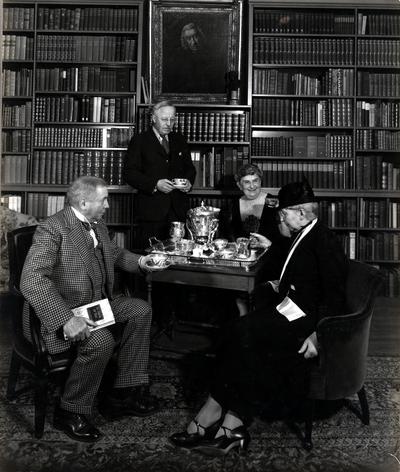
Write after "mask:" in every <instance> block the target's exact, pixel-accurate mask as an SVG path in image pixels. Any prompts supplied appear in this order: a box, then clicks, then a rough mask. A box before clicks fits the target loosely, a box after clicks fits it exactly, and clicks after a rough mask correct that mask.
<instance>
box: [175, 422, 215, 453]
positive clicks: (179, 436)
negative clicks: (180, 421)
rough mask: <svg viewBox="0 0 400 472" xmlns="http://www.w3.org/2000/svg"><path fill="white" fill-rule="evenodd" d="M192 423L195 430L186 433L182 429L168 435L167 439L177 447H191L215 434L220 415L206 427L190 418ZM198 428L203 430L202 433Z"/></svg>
mask: <svg viewBox="0 0 400 472" xmlns="http://www.w3.org/2000/svg"><path fill="white" fill-rule="evenodd" d="M192 421H193V423H194V424H195V425H196V428H197V430H196V432H194V433H188V432H187V431H183V432H182V433H175V434H173V435H172V436H170V438H169V440H170V441H171V442H172V444H174V445H175V446H178V447H185V448H187V449H193V448H195V447H197V446H199V444H201V443H202V442H203V441H206V440H209V439H212V438H213V437H214V436H215V435H216V434H217V431H218V430H219V428H220V427H221V423H222V417H221V418H220V419H219V420H217V421H216V422H215V423H213V424H211V425H210V426H208V427H207V428H205V427H204V426H202V425H201V424H200V423H199V422H198V421H196V420H192ZM200 429H203V430H204V434H201V433H200Z"/></svg>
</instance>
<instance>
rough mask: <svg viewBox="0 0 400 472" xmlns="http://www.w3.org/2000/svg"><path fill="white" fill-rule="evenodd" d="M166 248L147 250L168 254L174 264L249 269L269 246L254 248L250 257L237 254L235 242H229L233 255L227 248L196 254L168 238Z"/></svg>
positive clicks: (164, 243)
mask: <svg viewBox="0 0 400 472" xmlns="http://www.w3.org/2000/svg"><path fill="white" fill-rule="evenodd" d="M162 244H163V246H164V248H163V249H159V248H156V249H154V248H148V249H147V252H149V253H152V254H166V255H168V257H169V260H170V261H171V262H172V264H174V265H193V266H195V265H197V266H204V265H207V266H215V267H235V268H242V269H244V270H246V271H248V270H249V269H250V268H251V267H253V266H255V265H256V264H257V263H258V261H259V260H260V259H261V258H262V257H263V256H264V254H265V253H266V252H267V251H268V248H254V250H252V254H251V256H250V257H249V258H242V257H238V256H237V255H236V252H235V251H234V247H235V244H234V243H229V244H228V247H227V248H228V250H230V249H231V250H232V256H230V257H227V256H226V252H227V251H226V249H225V250H222V251H217V250H211V249H209V252H208V251H206V254H204V255H203V256H194V255H193V254H192V253H191V252H189V251H188V252H184V251H178V250H177V248H176V245H175V243H174V242H173V241H170V240H167V241H163V242H162Z"/></svg>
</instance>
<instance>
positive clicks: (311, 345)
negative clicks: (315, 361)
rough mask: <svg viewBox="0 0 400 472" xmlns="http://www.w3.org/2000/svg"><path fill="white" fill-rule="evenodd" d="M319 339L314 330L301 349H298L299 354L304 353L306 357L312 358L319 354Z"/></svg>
mask: <svg viewBox="0 0 400 472" xmlns="http://www.w3.org/2000/svg"><path fill="white" fill-rule="evenodd" d="M317 346H318V340H317V333H316V332H315V331H314V332H313V333H312V334H310V336H308V338H307V339H306V340H305V341H304V343H303V345H302V346H301V348H300V350H299V351H298V353H299V354H304V358H305V359H311V358H313V357H316V356H318V349H317Z"/></svg>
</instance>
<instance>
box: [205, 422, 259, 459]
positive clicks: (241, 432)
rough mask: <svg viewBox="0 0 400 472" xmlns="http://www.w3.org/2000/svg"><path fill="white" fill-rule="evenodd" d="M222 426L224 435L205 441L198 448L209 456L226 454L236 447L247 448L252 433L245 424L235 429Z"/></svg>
mask: <svg viewBox="0 0 400 472" xmlns="http://www.w3.org/2000/svg"><path fill="white" fill-rule="evenodd" d="M221 428H222V429H223V430H224V434H223V435H221V436H218V437H217V438H214V439H211V440H207V441H203V442H202V444H201V445H200V446H199V447H197V448H196V450H197V451H199V452H202V453H203V454H206V455H209V456H224V455H225V454H227V453H228V452H229V451H230V450H231V449H233V448H236V447H238V448H239V449H240V450H246V449H247V447H248V445H249V442H250V434H249V433H248V431H247V429H246V428H245V427H244V426H243V425H242V426H238V427H237V428H235V429H229V428H226V427H225V426H221Z"/></svg>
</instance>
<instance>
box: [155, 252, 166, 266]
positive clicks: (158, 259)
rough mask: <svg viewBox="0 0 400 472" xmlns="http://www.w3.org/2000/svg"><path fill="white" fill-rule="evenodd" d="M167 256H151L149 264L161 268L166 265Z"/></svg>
mask: <svg viewBox="0 0 400 472" xmlns="http://www.w3.org/2000/svg"><path fill="white" fill-rule="evenodd" d="M167 261H168V256H167V254H152V256H151V262H152V263H153V264H154V265H155V266H157V267H163V266H165V265H166V264H167Z"/></svg>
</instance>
